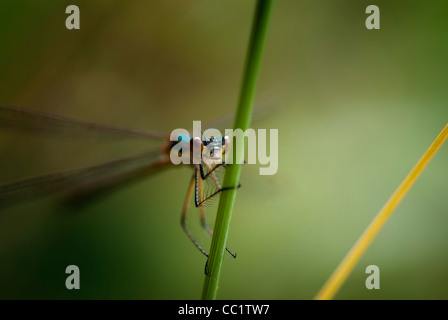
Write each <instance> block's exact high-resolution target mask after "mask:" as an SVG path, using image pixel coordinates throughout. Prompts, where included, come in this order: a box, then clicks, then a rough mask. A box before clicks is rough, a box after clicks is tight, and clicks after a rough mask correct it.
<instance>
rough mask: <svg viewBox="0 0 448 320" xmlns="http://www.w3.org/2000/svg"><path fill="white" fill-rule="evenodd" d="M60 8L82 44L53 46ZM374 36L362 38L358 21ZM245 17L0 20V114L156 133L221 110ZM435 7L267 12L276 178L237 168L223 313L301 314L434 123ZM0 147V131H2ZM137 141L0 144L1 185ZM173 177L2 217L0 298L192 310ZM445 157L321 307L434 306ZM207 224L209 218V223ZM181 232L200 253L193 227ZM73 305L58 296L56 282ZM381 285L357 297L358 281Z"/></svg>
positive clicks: (6, 136) (198, 272) (95, 10)
mask: <svg viewBox="0 0 448 320" xmlns="http://www.w3.org/2000/svg"><path fill="white" fill-rule="evenodd" d="M70 4H76V5H78V6H79V8H80V11H81V29H80V30H76V31H69V30H67V29H66V28H65V19H66V17H67V16H68V15H67V14H65V8H66V7H67V6H68V5H70ZM369 4H376V5H378V6H379V8H380V10H381V29H380V30H372V31H369V30H367V29H366V28H365V24H364V23H365V19H366V17H367V15H366V14H365V8H366V7H367V5H369ZM254 5H255V2H254V1H237V0H232V1H230V0H229V1H202V0H201V1H199V0H196V1H180V0H178V1H155V0H151V1H144V0H138V1H137V0H130V1H112V0H110V1H91V0H89V1H61V0H58V1H56V0H53V1H49V0H41V1H31V0H30V1H25V0H20V1H17V0H2V1H1V2H0V43H1V46H0V47H1V50H0V103H2V104H9V105H15V106H24V107H28V108H33V109H38V110H43V111H48V112H53V113H58V114H61V115H65V116H70V117H74V118H79V119H83V120H88V121H96V122H101V123H111V124H117V125H123V126H129V127H136V128H143V129H152V130H160V131H166V132H167V133H168V132H170V131H171V130H173V129H175V128H187V129H188V128H191V126H192V120H203V121H207V120H210V119H213V118H216V117H219V116H222V115H224V114H228V113H229V112H230V113H231V112H233V111H234V110H235V106H236V103H237V98H238V92H239V86H240V80H241V76H242V69H243V64H244V57H245V52H246V47H247V43H248V38H249V32H250V27H251V21H252V16H253V11H254ZM447 13H448V5H447V4H446V3H445V2H444V1H424V2H423V1H374V2H372V1H368V2H367V1H359V0H357V1H294V0H282V1H277V2H276V3H275V6H274V10H273V13H272V19H271V24H270V29H269V34H268V39H267V43H266V51H265V55H264V60H263V65H262V71H261V74H260V79H259V86H258V91H257V106H259V105H261V106H267V107H268V110H269V112H268V114H267V116H264V117H262V118H261V119H260V120H259V121H258V122H256V123H255V122H254V127H258V128H267V129H270V128H274V129H279V169H278V173H277V174H276V175H273V176H260V175H258V166H257V165H247V166H245V167H244V168H243V173H242V177H241V183H242V188H241V189H240V190H239V191H238V194H237V201H236V207H235V211H234V213H233V218H232V224H231V229H230V234H229V247H230V248H231V249H232V250H234V251H236V252H237V253H238V258H237V259H235V260H233V259H232V258H231V257H230V256H227V257H226V259H225V264H224V269H223V274H222V282H221V286H220V289H219V298H221V299H311V298H313V297H314V296H315V294H316V293H317V292H318V290H319V289H320V288H321V286H322V285H323V284H324V282H325V281H326V280H327V279H328V277H329V276H330V274H331V272H332V271H333V270H334V269H335V268H336V266H337V265H338V264H339V262H340V261H341V260H342V258H343V257H344V255H345V254H346V253H347V252H348V250H349V249H350V248H351V246H352V245H353V244H354V242H355V241H356V240H357V238H358V237H359V236H360V235H361V233H362V232H363V230H364V229H365V228H366V226H367V225H368V224H369V222H370V221H371V220H372V219H373V217H374V216H375V215H376V214H377V212H378V211H379V210H380V209H381V207H382V205H383V204H384V203H385V202H386V200H387V199H388V198H389V196H390V195H391V194H392V193H393V191H394V190H395V188H396V187H397V186H398V185H399V184H400V182H401V181H402V179H403V178H404V177H405V176H406V174H407V173H408V172H409V171H410V169H411V168H412V167H413V165H414V164H415V163H416V162H417V160H418V159H419V158H420V156H421V155H422V154H423V152H424V151H425V150H426V149H427V147H428V146H429V145H430V143H431V142H432V141H433V139H434V138H435V137H436V136H437V134H438V133H439V132H440V131H441V130H442V128H443V127H444V125H445V124H446V123H447V119H448V106H447V101H448V90H447V89H446V84H447V83H448V64H447V62H446V59H447V56H448V44H447V41H446V34H447V30H448V20H447V19H446V16H447ZM0 131H1V130H0ZM149 146H153V144H152V143H149V142H148V143H142V142H139V143H133V142H132V143H131V142H116V143H111V142H108V143H103V142H101V141H76V140H71V139H58V138H57V137H56V138H52V137H43V136H40V135H32V134H20V133H11V132H7V131H1V132H0V148H1V149H0V150H1V151H0V181H1V182H6V181H10V180H14V179H17V178H22V177H27V176H30V175H36V174H41V173H47V172H52V171H58V170H65V169H72V168H78V167H82V166H87V165H91V164H95V163H99V162H102V161H106V160H110V159H114V158H116V157H119V156H123V155H127V154H130V153H133V152H138V151H142V150H145V149H147V148H148V147H149ZM190 174H191V170H190V169H189V168H186V167H185V168H174V169H172V170H169V171H165V172H161V173H159V174H157V175H155V176H152V177H148V178H147V179H144V180H141V181H139V182H136V183H135V184H131V185H129V186H126V187H124V188H122V189H120V190H118V191H116V192H114V193H112V194H110V195H108V196H107V197H104V198H102V199H100V200H99V201H96V202H94V203H92V204H91V205H89V206H86V207H80V208H71V207H70V208H69V207H65V206H63V205H62V204H61V202H60V201H58V197H56V196H55V197H47V198H44V199H40V200H36V201H32V202H29V203H23V204H19V205H17V206H14V207H11V208H7V209H5V210H2V212H1V214H0V298H2V299H17V298H19V299H22V298H23V299H49V298H57V299H81V298H83V299H198V298H200V295H201V291H202V285H203V280H204V273H203V270H204V265H205V258H204V257H203V256H202V255H201V254H200V253H199V252H198V251H197V250H196V249H195V248H194V246H193V245H192V244H191V243H190V241H189V240H188V238H187V237H186V236H185V234H184V233H183V232H182V229H181V227H180V224H179V218H180V212H181V208H182V204H183V200H184V196H185V193H186V190H187V185H188V181H189V178H190ZM447 178H448V146H446V145H445V146H443V147H442V149H441V150H440V151H439V153H438V154H437V156H436V157H435V158H434V159H433V161H432V162H431V163H430V165H429V166H428V168H427V169H426V170H425V171H424V173H423V174H422V176H421V177H420V178H419V180H418V181H417V183H416V184H415V186H414V187H413V188H412V189H411V191H410V192H409V194H408V195H407V196H406V198H405V199H404V201H403V202H402V204H400V206H399V207H398V209H397V210H396V211H395V212H394V214H393V216H392V217H391V219H390V220H389V221H388V223H387V224H386V226H385V227H384V229H383V230H382V231H381V232H380V234H379V236H378V237H377V238H376V239H375V241H374V242H373V244H372V246H371V247H370V248H369V249H368V251H367V252H366V254H365V256H364V257H363V258H362V259H361V261H360V262H359V264H358V265H357V266H356V268H355V269H354V271H353V273H352V274H351V275H350V277H349V279H348V281H347V282H346V283H345V285H344V286H343V287H342V289H341V290H340V292H339V293H338V295H337V296H336V298H337V299H447V298H448V254H447V246H448V233H447V230H448V194H447V185H448V184H447V183H448V182H447V181H448V179H447ZM215 213H216V206H215V207H211V208H208V211H207V215H208V219H209V220H210V221H211V222H213V219H214V214H215ZM188 224H189V226H190V228H191V229H192V232H193V233H194V234H195V236H196V237H197V238H198V240H199V241H200V242H201V243H202V244H204V246H205V247H207V248H208V246H209V242H210V239H209V238H208V237H207V236H206V235H205V234H204V232H202V231H201V229H200V227H199V222H198V213H197V212H196V211H195V210H192V211H191V212H190V219H189V220H188ZM71 264H75V265H77V266H79V268H80V271H81V289H80V290H72V291H69V290H67V289H66V288H65V279H66V277H67V275H66V274H65V268H66V267H67V266H68V265H71ZM371 264H374V265H377V266H379V268H380V270H381V289H380V290H367V289H366V287H365V284H364V282H365V279H366V277H367V276H368V275H367V274H365V269H366V267H367V266H368V265H371Z"/></svg>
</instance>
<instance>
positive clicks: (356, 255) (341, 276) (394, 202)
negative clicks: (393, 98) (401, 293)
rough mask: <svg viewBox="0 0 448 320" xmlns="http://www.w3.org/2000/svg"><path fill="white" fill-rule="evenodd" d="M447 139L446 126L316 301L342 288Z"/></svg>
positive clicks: (447, 128) (328, 297) (329, 296)
mask: <svg viewBox="0 0 448 320" xmlns="http://www.w3.org/2000/svg"><path fill="white" fill-rule="evenodd" d="M447 137H448V124H447V125H446V126H445V128H443V130H442V132H440V134H439V135H438V136H437V138H436V139H435V140H434V142H433V143H432V144H431V146H430V147H429V149H428V150H427V151H426V152H425V154H424V155H423V156H422V157H421V158H420V160H419V161H418V162H417V164H416V165H415V167H414V168H413V169H412V170H411V172H410V173H409V174H408V176H407V177H406V179H404V181H403V182H402V183H401V185H400V186H399V187H398V189H397V190H396V191H395V192H394V194H393V195H392V196H391V197H390V199H389V200H388V201H387V203H386V204H385V205H384V207H383V208H382V209H381V211H380V212H379V213H378V215H377V216H376V217H375V219H374V220H373V221H372V222H371V223H370V225H369V226H368V227H367V229H366V231H364V233H363V234H362V235H361V237H360V238H359V239H358V241H357V242H356V243H355V245H354V246H353V248H352V249H351V250H350V252H349V253H348V254H347V255H346V257H345V258H344V260H343V261H342V262H341V264H340V265H339V266H338V268H337V269H336V270H335V272H334V273H333V274H332V275H331V277H330V279H328V281H327V283H325V285H324V286H323V287H322V289H321V290H320V291H319V293H318V294H317V296H316V297H315V299H316V300H329V299H332V298H333V296H334V295H335V294H336V292H337V291H338V290H339V288H340V287H341V286H342V284H343V283H344V281H345V280H346V279H347V277H348V275H349V274H350V272H351V271H352V270H353V268H354V266H355V265H356V263H357V262H358V260H359V259H360V258H361V256H362V255H363V253H364V252H365V251H366V250H367V248H368V247H369V245H370V244H371V243H372V241H373V239H374V238H375V236H376V235H377V234H378V232H379V231H380V230H381V228H382V227H383V225H384V224H385V223H386V221H387V219H388V218H389V217H390V215H391V214H392V212H393V211H394V210H395V208H396V207H397V206H398V204H399V203H400V202H401V200H402V199H403V198H404V196H405V195H406V193H407V192H408V191H409V189H410V188H411V187H412V185H413V184H414V182H415V181H416V180H417V178H418V176H419V175H420V174H421V173H422V171H423V169H425V167H426V165H427V164H428V163H429V161H430V160H431V159H432V157H433V156H434V155H435V154H436V152H437V150H439V148H440V147H441V146H442V144H443V143H444V142H445V140H446V138H447Z"/></svg>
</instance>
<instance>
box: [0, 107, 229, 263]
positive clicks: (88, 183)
mask: <svg viewBox="0 0 448 320" xmlns="http://www.w3.org/2000/svg"><path fill="white" fill-rule="evenodd" d="M0 129H13V130H26V131H33V132H36V131H38V132H45V133H49V134H53V135H55V136H65V135H69V136H77V137H80V136H81V137H82V136H95V137H97V138H108V139H122V138H132V139H156V140H160V141H164V142H163V143H162V145H161V146H159V147H157V148H154V149H151V150H148V151H146V152H143V153H139V154H134V155H131V156H127V157H123V158H119V159H116V160H113V161H110V162H106V163H101V164H97V165H94V166H90V167H87V168H81V169H74V170H70V171H63V172H55V173H50V174H44V175H40V176H34V177H30V178H25V179H21V180H16V181H12V182H6V183H1V184H0V209H1V208H4V207H6V206H10V205H14V204H17V203H21V202H24V201H28V200H33V199H35V198H38V197H43V196H48V195H52V194H54V193H57V192H59V191H61V190H68V189H71V190H72V195H73V197H74V198H81V197H85V196H87V197H88V196H90V195H92V194H97V193H98V192H100V191H104V190H107V189H109V188H111V187H114V186H117V185H122V184H124V183H126V182H129V181H132V180H136V179H138V178H142V177H146V176H148V175H149V174H151V173H153V172H156V171H159V170H161V169H164V168H169V167H172V166H174V165H173V163H172V162H171V160H170V152H172V151H171V150H172V149H173V147H174V146H178V147H179V146H182V145H181V144H182V143H188V144H189V148H187V149H188V150H190V154H189V155H187V156H189V157H190V158H191V159H192V158H193V150H197V148H198V149H199V150H200V151H201V158H200V161H199V162H198V163H197V164H194V163H193V161H190V163H191V165H190V167H191V168H192V169H193V175H192V177H191V180H190V183H189V186H188V190H187V196H186V198H185V202H184V205H183V209H182V214H181V225H182V228H183V230H184V231H185V233H186V234H187V236H188V238H189V239H190V240H191V241H192V242H193V244H194V245H195V246H196V248H197V249H199V251H200V252H202V253H203V254H204V255H205V256H207V257H208V254H207V252H206V251H205V250H204V249H203V248H202V246H201V245H200V244H199V243H198V242H197V241H196V240H195V238H194V237H193V235H192V234H191V232H190V230H189V229H188V227H187V224H186V218H187V213H188V210H189V204H190V201H191V197H192V196H193V194H194V203H195V206H196V207H197V208H198V209H199V216H200V223H201V226H202V228H203V229H204V230H205V231H206V232H207V233H208V234H209V235H212V229H211V228H210V227H209V226H208V225H207V222H206V219H205V209H204V207H205V205H206V204H207V203H209V202H210V200H211V199H213V198H215V197H216V196H218V195H219V194H220V193H221V192H223V191H224V190H226V189H229V188H234V187H233V186H231V187H222V186H221V183H220V181H219V178H218V177H217V172H218V171H219V170H223V169H225V167H226V166H225V164H224V161H223V160H224V158H223V156H224V153H225V150H226V148H227V149H228V147H229V139H228V138H227V137H192V138H190V137H185V136H179V137H178V139H177V140H178V141H171V140H170V135H167V134H163V133H160V132H153V131H147V130H140V129H133V128H126V127H120V126H113V125H104V124H98V123H92V122H86V121H81V120H77V119H72V118H68V117H63V116H59V115H55V114H50V113H45V112H41V111H35V110H30V109H25V108H19V107H12V106H4V105H0ZM179 150H182V148H179ZM183 150H185V148H184V149H183ZM179 152H182V151H179ZM227 251H228V252H229V253H230V254H231V255H232V256H233V257H235V255H234V254H233V253H232V252H231V251H230V250H228V249H227Z"/></svg>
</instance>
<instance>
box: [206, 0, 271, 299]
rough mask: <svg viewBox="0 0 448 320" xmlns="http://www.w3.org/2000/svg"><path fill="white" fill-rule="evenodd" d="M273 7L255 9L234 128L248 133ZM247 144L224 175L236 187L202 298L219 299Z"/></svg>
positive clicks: (263, 2) (217, 234)
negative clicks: (225, 255) (228, 239)
mask: <svg viewBox="0 0 448 320" xmlns="http://www.w3.org/2000/svg"><path fill="white" fill-rule="evenodd" d="M271 7H272V0H258V1H257V7H256V10H255V17H254V21H253V26H252V32H251V37H250V43H249V49H248V53H247V57H246V64H245V69H244V76H243V82H242V85H241V91H240V96H239V102H238V108H237V111H236V115H235V121H234V124H233V129H234V130H235V129H241V130H243V131H246V130H247V129H248V128H249V126H250V120H251V115H252V108H253V102H254V97H255V88H256V84H257V79H258V73H259V70H260V64H261V58H262V53H263V48H264V42H265V39H266V32H267V26H268V22H269V14H270V11H271ZM244 148H245V146H244V143H239V144H234V145H233V157H234V158H233V163H234V164H231V165H227V169H226V173H225V176H224V181H223V186H224V187H235V188H234V189H230V190H226V191H225V192H223V193H222V195H221V199H220V201H219V205H218V213H217V216H216V222H215V227H214V231H213V238H212V243H211V247H210V256H209V258H208V261H207V267H206V271H207V275H206V276H205V280H204V287H203V291H202V299H207V300H211V299H216V296H217V291H218V287H219V282H220V278H221V272H222V263H223V259H224V254H225V249H226V243H227V235H228V233H229V226H230V220H231V217H232V210H233V205H234V203H235V197H236V190H237V186H238V184H239V179H240V174H241V166H242V165H241V164H239V163H242V162H243V161H242V160H243V159H236V157H237V156H239V157H240V158H241V157H244Z"/></svg>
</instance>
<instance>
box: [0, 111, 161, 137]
mask: <svg viewBox="0 0 448 320" xmlns="http://www.w3.org/2000/svg"><path fill="white" fill-rule="evenodd" d="M0 129H11V130H22V131H34V132H43V133H49V134H53V135H56V136H63V137H77V138H78V137H89V138H109V139H123V138H125V139H129V138H134V139H135V138H137V139H166V136H167V135H166V134H165V133H161V132H154V131H147V130H140V129H133V128H126V127H120V126H113V125H105V124H98V123H93V122H87V121H82V120H77V119H72V118H68V117H63V116H59V115H55V114H50V113H46V112H42V111H37V110H30V109H26V108H21V107H12V106H6V105H0Z"/></svg>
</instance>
